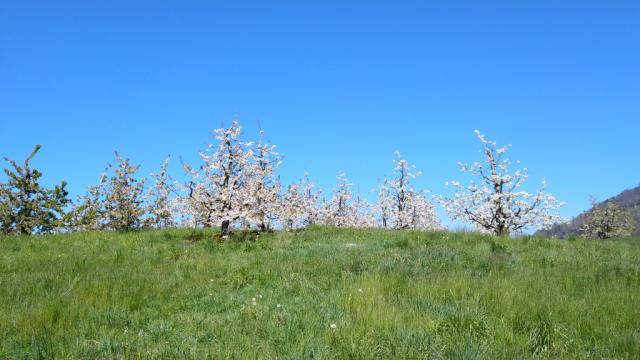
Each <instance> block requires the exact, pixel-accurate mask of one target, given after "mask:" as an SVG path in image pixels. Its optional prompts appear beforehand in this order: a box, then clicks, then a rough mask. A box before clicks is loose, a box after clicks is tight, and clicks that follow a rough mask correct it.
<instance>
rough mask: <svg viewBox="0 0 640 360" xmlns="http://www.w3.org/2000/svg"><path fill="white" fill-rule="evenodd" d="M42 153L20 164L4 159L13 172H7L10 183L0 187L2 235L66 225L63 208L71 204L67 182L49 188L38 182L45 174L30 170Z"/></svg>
mask: <svg viewBox="0 0 640 360" xmlns="http://www.w3.org/2000/svg"><path fill="white" fill-rule="evenodd" d="M39 150H40V145H36V146H35V148H34V149H33V152H32V153H31V155H29V157H27V159H26V160H25V161H24V165H19V164H18V163H17V162H15V161H14V160H12V159H9V158H5V160H6V161H7V162H8V163H9V164H11V166H12V167H13V169H7V168H5V169H4V172H5V174H6V175H7V178H8V180H7V183H6V184H0V232H1V233H3V234H10V233H19V234H32V233H45V232H50V231H52V230H54V229H56V228H57V227H60V226H62V225H63V218H64V207H65V206H66V205H67V204H69V199H68V198H67V195H68V193H67V191H66V190H65V187H66V185H67V184H66V182H64V181H63V182H62V183H61V184H60V185H57V186H55V187H54V188H53V189H47V188H44V187H42V186H41V185H40V183H39V182H38V180H39V179H40V177H41V176H42V173H41V172H40V171H38V170H37V169H33V168H31V165H30V162H31V160H32V159H33V157H34V156H35V155H36V154H37V153H38V151H39Z"/></svg>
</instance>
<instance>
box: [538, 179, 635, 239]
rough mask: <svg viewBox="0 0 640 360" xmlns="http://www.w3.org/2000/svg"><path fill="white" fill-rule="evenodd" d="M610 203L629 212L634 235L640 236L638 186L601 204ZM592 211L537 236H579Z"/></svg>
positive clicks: (540, 232)
mask: <svg viewBox="0 0 640 360" xmlns="http://www.w3.org/2000/svg"><path fill="white" fill-rule="evenodd" d="M609 202H612V203H614V204H616V205H618V206H620V207H622V208H625V209H627V210H629V211H630V212H631V213H632V214H633V217H634V218H635V219H636V231H635V233H634V234H635V235H640V226H638V225H640V185H639V186H636V187H634V188H633V189H627V190H625V191H623V192H621V193H620V194H618V195H616V196H614V197H612V198H609V199H607V200H605V201H603V202H602V203H601V204H606V203H609ZM592 210H593V208H591V209H589V210H587V211H585V212H583V213H582V214H580V215H578V216H577V217H576V218H575V219H573V220H572V221H570V222H569V223H566V224H562V225H555V226H554V227H553V228H551V229H550V230H547V231H539V232H538V233H537V235H545V236H557V237H561V238H563V237H568V236H570V235H578V234H580V229H581V228H582V225H583V224H584V222H585V221H586V219H587V215H588V214H589V213H590V212H591V211H592Z"/></svg>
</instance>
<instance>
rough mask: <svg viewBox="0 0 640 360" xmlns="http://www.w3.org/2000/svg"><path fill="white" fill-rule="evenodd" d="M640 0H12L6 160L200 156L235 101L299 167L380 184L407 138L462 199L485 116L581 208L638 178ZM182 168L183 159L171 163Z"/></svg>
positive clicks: (4, 76) (46, 162)
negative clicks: (37, 147)
mask: <svg viewBox="0 0 640 360" xmlns="http://www.w3.org/2000/svg"><path fill="white" fill-rule="evenodd" d="M638 19H640V3H638V2H637V1H606V2H605V1H585V0H582V1H562V2H558V1H486V2H485V1H438V2H435V1H417V2H402V1H393V2H391V1H388V2H382V1H376V2H374V1H362V2H361V1H336V2H331V1H290V2H287V1H274V2H266V1H259V2H243V1H228V2H227V1H180V2H178V1H89V2H87V1H64V0H61V1H55V2H50V1H49V2H41V3H36V2H31V1H7V0H5V1H2V2H1V3H0V125H1V128H0V131H1V133H2V136H1V137H0V155H2V156H10V157H13V158H17V159H22V158H23V157H24V156H25V155H27V154H28V153H29V151H30V150H31V148H32V146H33V145H34V144H35V143H41V144H42V145H43V149H42V151H41V153H40V154H39V156H38V158H37V159H36V161H35V164H36V165H37V166H38V167H39V168H41V169H42V170H43V172H44V173H45V177H44V182H45V183H47V184H51V183H54V182H56V181H59V180H62V179H65V180H67V181H68V182H69V189H70V191H71V193H72V194H73V195H74V197H75V195H77V194H79V193H81V192H83V191H84V190H85V188H86V187H87V186H88V185H90V184H93V183H95V182H96V181H97V179H98V176H99V173H100V172H101V171H102V170H103V169H104V167H105V165H106V164H107V163H109V162H111V161H112V159H113V150H115V149H117V150H119V151H120V152H121V153H122V154H124V155H126V156H127V157H130V158H131V159H132V160H133V161H134V162H135V163H140V164H142V172H143V173H145V174H147V173H149V172H151V171H154V170H155V169H157V167H158V166H159V165H160V163H161V162H162V159H163V158H164V156H165V155H167V154H172V155H173V156H174V158H175V159H176V160H177V158H178V157H180V156H182V157H183V158H184V159H185V160H186V161H188V162H196V159H197V150H199V149H202V148H203V147H204V145H205V143H206V142H207V141H208V140H209V139H210V137H209V131H211V130H212V129H213V128H215V127H218V126H219V125H220V124H221V123H223V122H224V123H226V124H228V123H229V121H231V119H233V118H234V116H237V118H238V119H239V120H240V122H241V123H242V124H243V125H244V126H245V128H246V130H247V135H249V136H252V135H255V134H256V132H257V127H258V124H261V126H262V127H263V128H264V129H265V130H266V131H267V134H268V137H269V138H270V139H271V140H272V141H273V142H274V143H275V144H277V145H278V146H279V148H280V151H281V152H282V153H283V154H284V155H285V162H284V164H283V166H282V168H281V175H282V179H283V181H284V182H290V181H295V180H296V179H297V178H299V177H300V176H301V175H302V173H303V172H304V171H305V170H307V171H309V172H310V174H311V176H312V177H313V178H315V179H316V180H317V181H319V183H320V185H321V186H322V187H323V188H325V189H330V188H332V187H333V185H334V184H335V181H334V179H335V174H336V173H337V172H338V171H339V170H344V171H346V172H347V174H348V176H349V177H350V178H352V179H353V181H354V182H355V183H356V184H358V187H359V189H360V191H361V192H362V193H365V194H367V193H368V192H369V190H370V189H371V188H373V187H374V186H375V184H376V181H377V180H378V179H380V178H381V177H383V176H384V175H385V174H388V173H390V172H391V170H392V165H393V164H392V162H391V160H392V158H393V151H394V150H396V149H398V150H400V151H402V153H403V155H405V157H406V158H407V159H408V160H410V161H411V162H413V163H415V164H416V165H417V166H418V167H419V168H420V169H421V170H422V171H423V172H424V176H423V177H422V178H421V179H420V180H419V181H418V186H419V187H422V188H429V189H431V190H432V191H433V192H434V193H437V194H448V189H447V188H445V187H444V182H445V181H447V180H451V179H464V177H461V176H460V174H459V172H458V168H457V165H456V162H457V161H466V162H470V161H475V160H477V159H479V154H478V148H479V145H478V142H477V141H476V139H475V138H474V134H473V130H474V129H480V130H481V131H482V132H484V133H485V134H486V135H487V137H488V138H490V139H494V140H496V141H498V142H499V143H503V144H507V143H511V144H513V149H512V152H511V157H512V158H514V159H520V160H521V161H522V165H524V166H526V167H528V168H529V169H530V175H531V179H530V183H529V185H530V186H536V185H538V184H539V181H540V179H541V178H542V177H543V176H544V177H546V178H547V180H548V183H549V190H550V191H551V192H552V193H554V194H556V195H557V196H558V198H560V199H561V200H563V201H566V202H567V206H566V207H565V208H564V209H563V211H562V213H563V214H564V215H566V216H574V215H577V214H578V213H579V212H580V211H582V210H584V209H585V208H586V207H587V206H588V203H589V196H590V195H595V196H596V197H597V198H599V199H604V198H606V197H609V196H612V195H615V194H617V193H618V192H620V191H621V190H623V189H625V188H628V187H632V186H636V185H638V183H639V182H640V167H639V166H638V165H639V164H638V158H639V155H640V151H639V150H638V145H637V142H638V139H639V138H640V136H639V135H640V21H638ZM172 172H173V173H174V174H175V175H176V176H178V175H180V174H181V173H182V172H181V170H180V168H179V166H178V164H177V161H176V162H174V163H173V166H172Z"/></svg>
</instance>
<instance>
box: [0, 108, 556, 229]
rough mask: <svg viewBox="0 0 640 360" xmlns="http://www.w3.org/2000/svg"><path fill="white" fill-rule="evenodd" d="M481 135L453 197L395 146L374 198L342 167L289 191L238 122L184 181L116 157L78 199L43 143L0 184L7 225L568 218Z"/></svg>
mask: <svg viewBox="0 0 640 360" xmlns="http://www.w3.org/2000/svg"><path fill="white" fill-rule="evenodd" d="M476 135H477V137H478V139H479V140H480V143H481V146H482V153H483V159H482V161H480V162H475V163H473V164H470V165H469V164H460V167H461V170H462V171H463V172H466V173H470V174H471V175H472V176H473V177H474V178H477V179H479V181H478V182H474V181H471V182H469V183H468V184H467V185H462V184H461V183H460V182H457V181H452V182H450V183H449V185H451V186H453V187H454V188H455V189H456V193H455V195H454V196H453V197H443V196H430V195H429V193H428V192H426V191H421V190H418V189H416V188H415V187H414V185H413V183H414V180H415V179H416V178H418V177H419V176H421V173H420V171H418V170H417V169H416V168H415V166H412V165H411V164H410V163H409V162H408V161H407V160H405V159H403V158H402V157H401V155H400V153H399V152H396V154H395V160H394V169H393V172H392V174H391V175H390V176H389V177H386V178H384V180H383V181H381V183H380V185H379V188H378V189H377V191H376V192H377V200H376V201H375V202H373V203H370V202H368V201H367V200H366V199H364V198H362V197H360V196H359V195H357V194H354V193H353V191H352V184H351V182H350V181H349V179H348V178H347V177H346V175H345V174H344V173H339V174H338V184H337V186H336V187H335V188H334V189H333V191H332V193H331V196H330V197H329V198H325V196H324V194H323V191H322V190H321V189H318V188H317V187H316V186H315V184H314V183H313V181H312V180H311V179H310V178H309V176H308V174H305V175H304V177H303V178H302V179H301V180H300V181H299V182H297V183H294V184H291V185H288V186H286V187H284V186H283V185H282V184H281V182H280V180H279V177H278V175H277V170H278V167H279V166H280V165H281V163H282V157H281V155H280V154H279V153H278V152H277V150H276V146H275V145H273V144H271V143H269V142H268V141H266V140H265V136H264V132H263V131H261V132H260V136H259V138H258V140H257V141H256V142H252V141H246V140H244V139H243V137H242V128H241V126H240V125H239V124H238V122H236V121H234V122H232V123H231V125H230V126H229V127H228V128H220V129H216V130H214V132H213V139H214V141H213V142H212V143H211V144H210V145H208V146H207V148H206V149H205V150H203V151H201V152H200V163H199V164H198V165H192V164H187V163H182V164H181V165H182V168H183V169H184V170H185V172H186V174H187V178H188V180H187V181H186V182H179V181H176V180H175V179H172V178H171V177H170V176H169V174H168V166H169V163H170V159H169V158H167V159H166V160H165V161H164V162H163V164H162V166H161V167H160V170H159V171H158V172H157V173H154V174H151V176H150V177H149V179H148V181H149V184H148V186H145V185H146V181H147V180H145V179H143V178H138V177H137V172H138V170H139V166H137V165H132V164H131V163H130V161H129V159H126V158H123V157H121V156H120V155H119V154H118V153H116V164H115V165H109V166H108V167H107V169H106V171H105V172H104V173H103V174H102V176H101V177H100V181H99V182H98V184H97V185H95V186H92V187H90V188H89V189H88V191H87V193H86V194H85V195H83V196H81V197H79V198H78V200H77V201H75V202H74V203H73V204H71V201H70V200H69V199H68V194H67V192H66V190H65V185H66V184H65V183H62V184H60V185H59V186H56V187H55V188H53V189H44V188H42V187H41V186H40V185H39V183H38V178H39V177H40V176H41V175H42V174H41V173H40V172H38V171H37V170H33V169H31V167H30V166H29V162H30V160H31V159H32V158H33V156H34V155H35V154H36V153H37V151H38V150H39V146H38V147H36V149H35V150H34V152H33V153H32V154H31V155H30V156H29V157H28V158H27V160H26V161H25V163H24V165H23V166H19V165H18V164H17V163H16V162H14V161H13V160H10V159H7V161H8V162H9V163H10V164H11V165H12V166H13V168H14V170H7V169H5V172H6V173H7V175H8V179H9V180H8V182H7V183H6V184H1V185H0V230H1V231H2V232H3V233H33V232H49V231H53V230H55V229H64V230H66V231H81V230H93V229H109V230H130V229H135V228H140V227H156V228H163V227H175V226H182V227H198V226H199V227H219V228H220V229H221V234H222V236H223V237H226V236H228V235H229V233H230V232H231V231H232V229H234V228H252V229H256V230H259V231H269V230H271V229H273V228H275V227H279V228H284V229H289V230H291V229H296V228H303V227H306V226H308V225H311V224H330V225H334V226H338V227H383V228H389V229H428V230H433V229H440V228H442V226H441V224H440V222H439V220H438V217H437V214H436V208H435V206H434V203H438V204H440V205H441V206H442V207H443V208H444V210H445V211H446V213H447V214H449V216H450V217H451V218H453V219H458V220H461V221H463V222H465V223H468V224H472V225H473V226H474V227H475V229H477V230H479V231H483V232H487V233H493V234H496V235H508V234H510V233H513V232H519V231H522V230H524V229H527V228H543V229H546V228H549V227H550V226H551V225H553V224H554V223H557V222H561V221H563V220H564V219H562V218H561V217H560V216H559V215H558V214H557V209H558V208H560V207H561V206H562V205H563V204H562V203H560V202H558V201H557V200H556V199H555V197H553V196H552V195H550V194H548V193H546V192H545V183H544V181H543V183H542V187H541V189H540V190H538V191H537V192H535V193H529V192H526V191H524V190H522V186H523V184H524V182H525V180H526V179H527V177H528V176H527V173H526V169H524V170H518V171H514V172H512V171H510V169H509V167H510V165H511V162H510V161H509V160H508V159H506V157H505V154H506V153H507V151H508V149H509V147H508V146H507V147H498V146H497V145H496V143H495V142H492V141H489V140H486V139H485V137H484V136H483V135H482V134H481V133H480V132H478V131H476ZM430 199H431V200H430ZM432 201H433V202H432Z"/></svg>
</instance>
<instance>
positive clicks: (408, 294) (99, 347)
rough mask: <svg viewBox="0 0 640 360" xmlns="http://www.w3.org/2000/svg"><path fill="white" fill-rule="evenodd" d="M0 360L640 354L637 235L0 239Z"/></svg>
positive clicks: (316, 232)
mask: <svg viewBox="0 0 640 360" xmlns="http://www.w3.org/2000/svg"><path fill="white" fill-rule="evenodd" d="M0 289H1V292H0V358H69V359H77V358H91V359H93V358H211V359H221V358H238V359H252V358H288V359H302V358H320V359H360V358H363V359H369V358H415V359H424V358H427V359H430V358H433V359H438V358H452V359H476V358H491V359H494V358H505V359H521V358H531V357H533V358H549V359H556V358H567V359H576V358H623V359H624V358H630V359H633V358H635V359H637V358H640V240H638V239H635V240H633V239H631V240H612V241H585V240H574V241H561V240H550V239H535V238H521V239H517V240H509V239H496V238H492V237H488V236H481V235H475V234H464V233H457V234H456V233H444V232H443V233H421V232H390V231H383V230H337V229H332V228H322V227H318V228H311V229H309V230H306V231H303V232H300V233H296V234H292V233H281V232H277V233H275V234H271V235H265V236H263V237H261V238H259V239H258V240H257V241H255V242H237V241H234V242H229V243H216V242H214V241H212V240H211V239H210V236H209V235H206V234H204V233H203V232H202V231H198V232H194V231H193V230H184V229H182V230H166V231H142V232H134V233H123V234H118V233H80V234H71V235H51V236H43V237H38V236H34V237H4V238H0Z"/></svg>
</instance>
